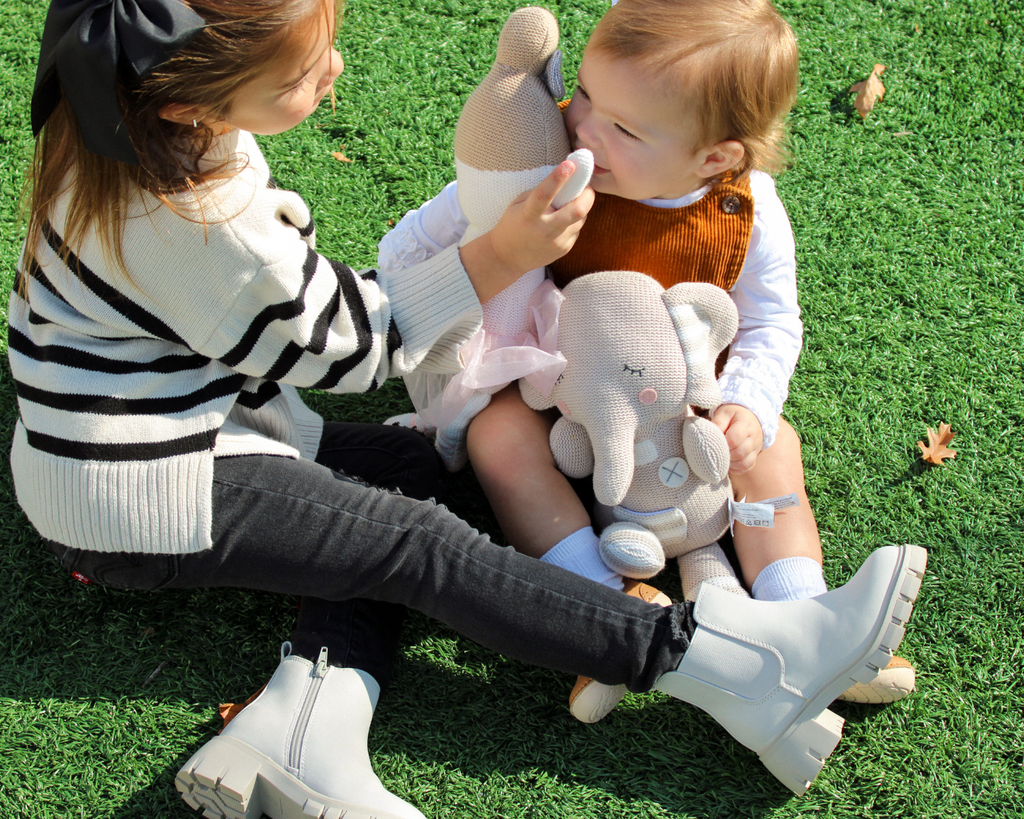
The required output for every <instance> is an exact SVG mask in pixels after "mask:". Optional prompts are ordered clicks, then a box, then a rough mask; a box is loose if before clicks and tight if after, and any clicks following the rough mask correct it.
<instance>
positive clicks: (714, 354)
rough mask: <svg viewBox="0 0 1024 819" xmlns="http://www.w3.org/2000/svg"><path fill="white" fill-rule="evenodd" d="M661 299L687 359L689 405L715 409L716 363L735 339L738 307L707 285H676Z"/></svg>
mask: <svg viewBox="0 0 1024 819" xmlns="http://www.w3.org/2000/svg"><path fill="white" fill-rule="evenodd" d="M661 298H662V300H663V301H664V302H665V308H666V309H667V310H668V314H669V316H670V317H671V319H672V324H673V325H674V326H675V329H676V333H677V335H678V336H679V344H680V346H681V347H682V349H683V357H684V358H685V359H686V372H687V386H686V403H687V404H691V405H693V406H695V407H703V408H704V409H714V408H715V407H717V406H718V405H719V404H721V403H722V391H721V390H720V389H719V388H718V382H717V381H716V380H715V361H716V360H717V359H718V355H719V353H721V352H722V350H724V349H725V348H726V347H728V346H729V344H730V343H731V342H732V340H733V338H734V337H735V336H736V330H737V328H738V326H739V318H738V316H737V314H736V305H734V304H733V302H732V299H731V298H729V294H728V293H726V292H725V291H724V290H723V289H722V288H720V287H717V286H716V285H713V284H707V283H705V282H685V283H683V284H677V285H675V286H673V287H670V288H669V289H668V290H666V291H665V292H664V293H663V294H662V297H661Z"/></svg>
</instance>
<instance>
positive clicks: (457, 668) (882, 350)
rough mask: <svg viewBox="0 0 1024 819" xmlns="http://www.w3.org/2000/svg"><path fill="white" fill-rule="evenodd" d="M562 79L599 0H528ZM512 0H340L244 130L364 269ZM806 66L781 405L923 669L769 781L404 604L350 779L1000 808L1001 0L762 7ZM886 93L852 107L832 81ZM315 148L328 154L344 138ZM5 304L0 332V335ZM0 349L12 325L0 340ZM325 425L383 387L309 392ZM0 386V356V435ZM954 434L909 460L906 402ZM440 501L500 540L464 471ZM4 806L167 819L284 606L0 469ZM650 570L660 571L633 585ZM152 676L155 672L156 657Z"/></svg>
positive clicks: (1008, 515)
mask: <svg viewBox="0 0 1024 819" xmlns="http://www.w3.org/2000/svg"><path fill="white" fill-rule="evenodd" d="M541 5H545V6H547V7H548V8H550V9H551V10H552V11H554V12H555V14H556V15H557V16H558V18H559V21H560V24H561V26H562V34H563V49H564V50H565V52H566V76H567V79H568V80H569V85H570V88H571V86H572V83H571V78H572V76H573V74H574V71H575V68H576V66H577V65H578V60H579V57H580V54H581V52H582V48H583V45H584V44H585V42H586V37H587V34H588V33H589V30H590V29H591V27H592V26H593V24H594V23H595V22H596V20H597V19H598V18H599V16H600V14H601V13H602V11H603V9H604V4H603V3H602V2H597V0H580V2H574V3H570V2H568V0H566V1H565V2H545V3H541ZM516 6H517V4H516V3H514V2H505V0H501V1H500V2H499V1H498V0H481V2H456V1H455V0H416V2H410V1H409V0H394V1H393V2H391V3H386V4H383V5H378V4H371V3H367V2H365V0H351V1H350V3H349V5H348V9H347V12H346V18H345V22H344V25H343V27H342V29H341V32H340V43H341V45H340V47H341V50H342V53H343V54H344V56H345V61H346V70H345V73H344V74H343V76H342V77H341V79H340V80H339V81H338V84H337V88H338V93H339V98H338V104H337V108H336V110H335V111H333V112H332V111H331V109H330V106H328V105H327V104H324V105H323V106H322V107H321V110H320V111H319V112H318V113H317V114H316V115H315V116H314V117H312V118H311V119H310V120H309V121H307V123H305V124H303V125H302V126H300V127H299V128H297V129H295V130H294V131H292V132H289V133H288V134H285V135H283V136H279V137H274V138H267V139H261V143H262V144H263V146H264V149H265V152H266V154H267V157H268V160H269V161H270V164H271V167H272V168H273V170H274V173H275V176H276V178H277V180H278V182H279V184H280V185H281V186H282V187H289V188H292V189H294V190H297V191H299V192H300V193H301V194H302V195H303V196H304V197H306V199H307V201H309V202H310V203H311V205H312V208H313V211H314V214H315V216H316V219H317V223H318V231H317V236H318V242H319V248H320V250H321V251H322V252H324V253H326V254H327V255H329V256H331V257H334V258H340V259H342V260H344V261H346V262H348V263H349V264H351V265H352V266H356V267H358V266H371V265H372V264H374V262H375V258H376V242H377V241H378V239H379V238H380V237H381V236H382V235H383V233H384V232H385V231H386V230H387V228H388V226H389V224H392V223H393V222H395V221H397V220H398V219H399V218H400V217H401V216H402V214H403V213H404V212H405V211H406V210H407V209H409V208H412V207H415V206H417V205H418V204H420V203H421V202H422V201H424V200H425V199H427V198H429V197H430V196H432V195H433V194H434V193H436V192H437V191H438V190H439V189H440V187H441V186H442V185H443V184H444V183H445V182H447V181H449V180H451V179H452V178H453V177H454V168H453V159H452V151H451V138H452V131H453V128H454V124H455V121H456V119H457V116H458V112H459V109H460V106H461V104H462V102H463V100H464V99H465V97H466V95H467V94H468V93H469V91H470V90H471V89H472V87H473V86H474V85H475V83H476V82H478V81H479V79H480V78H481V77H482V76H483V74H484V73H485V72H486V69H487V67H488V65H489V64H490V62H491V60H492V59H493V53H494V45H495V41H496V38H497V33H498V30H499V29H500V26H501V24H502V22H503V21H504V19H505V17H506V16H507V14H508V13H509V12H510V11H511V10H513V9H514V8H516ZM2 8H3V12H4V13H3V15H2V19H0V90H2V93H0V251H2V258H3V260H4V261H3V263H2V264H0V275H2V279H3V285H4V287H5V288H9V286H10V283H11V282H12V281H13V276H14V267H15V261H16V258H17V254H18V248H19V246H20V242H21V236H22V234H21V229H22V228H21V223H20V222H19V221H18V216H17V211H18V207H17V205H18V195H19V191H20V187H21V180H22V178H23V172H24V169H25V166H26V164H27V162H28V159H29V157H30V154H31V134H30V129H29V122H28V100H29V96H30V93H31V88H32V83H33V79H34V72H35V67H34V65H35V57H36V53H37V49H38V42H39V37H40V33H41V30H42V20H43V15H44V13H45V4H44V3H42V2H40V0H3V3H2ZM780 9H781V10H782V12H783V14H784V15H785V16H786V18H787V19H788V20H789V21H790V23H791V24H792V25H793V27H794V29H795V30H796V32H797V35H798V38H799V42H800V48H801V58H802V62H801V75H802V79H801V87H800V93H799V98H798V102H797V105H796V107H795V109H794V111H793V114H792V116H791V119H790V130H791V134H792V154H793V159H792V166H791V168H790V169H789V170H788V171H786V172H785V173H784V174H782V175H781V176H780V177H779V179H778V187H779V190H780V194H781V196H782V199H783V201H784V202H785V203H786V206H787V208H788V210H789V214H790V217H791V220H792V223H793V227H794V231H795V235H796V242H797V261H798V265H799V285H800V297H801V306H802V309H803V317H804V321H805V326H806V336H805V347H804V352H803V355H802V358H801V361H800V364H799V365H798V368H797V372H796V376H795V377H794V379H793V381H792V384H791V390H790V398H789V401H788V403H787V407H786V414H787V417H788V418H789V419H790V421H791V422H792V423H793V425H794V426H795V427H796V428H797V430H798V431H799V433H800V434H801V436H802V439H803V442H804V456H805V457H804V460H805V467H806V472H807V485H808V491H809V494H810V497H811V501H812V503H813V505H814V509H815V513H816V515H817V519H818V522H819V526H820V529H821V533H822V539H823V545H824V549H825V558H826V577H827V578H828V580H829V582H830V583H831V584H839V583H842V582H843V581H844V580H846V579H848V578H849V577H850V575H851V574H852V572H853V571H855V569H856V567H857V566H858V565H859V564H860V563H861V561H863V559H864V558H865V557H866V556H867V555H868V554H869V552H870V551H871V550H872V549H874V548H876V547H878V546H880V545H882V544H884V543H887V542H916V543H920V544H922V545H924V546H926V547H927V548H928V549H929V550H930V557H929V574H928V577H927V579H926V581H925V583H924V586H923V589H922V592H921V597H920V600H919V603H918V606H917V609H916V611H915V614H914V618H913V620H912V623H911V627H910V629H909V631H908V634H907V637H906V639H905V641H904V643H903V646H902V647H901V650H900V653H901V654H903V655H904V656H906V657H908V658H909V659H911V660H912V661H913V662H914V664H915V665H916V667H917V669H918V690H917V692H916V693H915V694H913V695H912V696H911V697H910V698H909V699H907V700H905V701H903V702H901V703H898V704H895V705H891V706H887V707H874V706H858V705H843V704H837V705H836V706H835V710H837V711H838V712H839V713H841V714H842V715H843V716H844V717H845V718H846V720H847V724H846V731H845V738H844V740H843V742H842V743H841V744H840V746H839V748H838V749H837V751H836V752H835V754H834V755H833V756H832V758H831V759H830V761H829V763H828V765H827V766H826V767H825V770H824V771H823V772H822V774H821V775H820V776H819V777H818V779H817V780H816V782H815V784H814V786H813V788H812V789H811V790H810V791H809V792H808V793H807V794H806V795H805V796H804V797H802V798H799V799H798V798H794V797H792V795H791V794H790V793H789V792H788V791H787V790H785V788H784V787H783V786H781V785H780V784H779V783H777V782H776V781H775V780H774V779H773V777H772V776H771V775H770V774H769V773H767V771H765V770H764V769H763V768H762V767H761V766H760V764H759V763H758V762H757V759H756V758H755V756H754V755H753V754H752V753H750V752H748V751H747V750H746V749H744V748H742V747H741V746H739V745H737V744H736V743H735V742H734V741H732V740H731V739H730V738H729V737H728V736H727V735H726V734H725V733H724V732H723V731H721V730H720V729H719V728H718V727H717V725H716V724H715V723H714V721H713V720H711V719H710V718H709V717H707V716H705V715H703V714H701V713H700V712H698V711H696V710H694V709H692V708H688V707H686V706H683V705H680V704H679V703H676V702H673V701H670V700H669V699H667V698H666V697H664V696H662V695H657V694H649V695H643V696H630V697H628V698H627V699H626V701H625V702H624V703H623V704H622V705H621V706H620V707H619V708H618V709H617V711H615V712H614V713H613V714H612V715H611V716H609V717H608V718H607V719H605V720H604V721H603V722H601V723H599V724H597V725H594V726H585V725H582V724H580V723H578V722H576V721H575V720H574V719H573V718H572V717H571V716H570V715H569V713H568V711H567V708H566V697H567V693H568V689H569V687H570V685H571V683H572V680H570V679H568V678H566V677H565V676H564V675H561V674H557V673H554V672H550V671H544V670H538V669H535V668H530V667H527V666H525V665H523V664H521V663H518V662H514V661H509V660H505V659H503V658H501V657H498V656H496V655H494V654H492V653H490V652H488V651H486V650H484V649H482V648H480V647H478V646H476V645H474V644H473V643H471V642H469V641H467V640H464V639H462V638H460V637H459V636H457V635H456V634H454V633H453V632H451V631H450V630H448V629H446V628H444V627H442V626H439V625H438V624H436V623H433V622H430V621H427V620H426V619H424V618H422V617H419V616H417V615H413V616H411V617H410V618H409V622H408V626H407V628H406V633H405V640H404V649H403V651H402V654H401V656H400V659H399V662H398V666H397V669H396V676H395V680H394V684H393V686H392V689H391V690H390V692H389V693H388V695H387V696H386V698H385V699H384V700H383V701H382V703H381V707H380V709H379V714H378V718H377V719H376V720H375V723H374V730H373V732H372V734H371V738H370V743H371V752H372V755H373V759H374V763H375V765H376V769H377V771H378V773H379V774H380V775H381V777H382V779H383V780H384V782H385V784H386V785H387V786H388V787H389V788H390V789H392V790H393V791H394V792H395V793H397V794H399V795H400V796H402V797H403V798H405V799H407V800H409V801H411V802H413V803H414V804H416V805H417V806H418V807H419V808H420V809H421V810H423V812H424V813H426V814H427V815H428V816H431V817H436V818H437V819H441V818H442V817H460V818H461V817H514V818H515V819H520V818H522V817H579V819H583V818H584V817H601V819H604V817H609V816H617V817H631V818H634V817H635V818H636V819H640V817H643V818H644V819H646V818H647V817H693V818H694V819H709V818H710V817H730V818H731V817H758V818H759V819H760V817H794V816H803V815H810V814H815V815H817V816H820V817H830V819H831V817H875V816H878V817H883V816H885V817H888V816H903V817H986V818H988V817H991V819H1004V818H1006V817H1016V816H1024V773H1022V761H1024V757H1022V748H1024V728H1022V723H1024V694H1022V686H1021V681H1020V679H1021V666H1022V662H1024V645H1022V642H1024V641H1022V629H1021V620H1022V613H1024V612H1022V609H1024V593H1022V583H1021V574H1022V569H1024V566H1022V564H1024V527H1022V515H1021V511H1020V510H1021V499H1020V491H1021V488H1022V486H1024V479H1022V478H1024V461H1022V454H1024V446H1022V444H1021V430H1022V429H1024V417H1022V416H1024V400H1022V394H1024V368H1022V362H1021V339H1022V336H1024V309H1022V296H1021V285H1020V279H1021V268H1022V263H1021V259H1022V256H1024V253H1022V250H1024V248H1022V244H1024V241H1022V237H1024V144H1022V135H1024V91H1022V88H1024V69H1022V63H1024V36H1022V20H1024V8H1022V4H1021V3H1020V2H1018V0H1002V1H1001V2H1000V1H999V0H963V1H962V2H957V3H949V2H939V0H918V1H917V2H914V1H913V0H898V1H892V0H879V1H878V2H870V0H783V2H780ZM875 63H881V64H884V65H886V66H887V68H886V70H885V73H884V74H883V75H882V81H883V82H884V84H885V86H886V89H887V92H886V94H885V97H884V98H883V99H882V100H881V101H880V102H879V103H878V104H877V106H876V107H875V110H874V111H873V112H872V113H871V114H870V115H869V116H868V117H867V119H862V118H861V117H860V115H859V114H858V113H857V112H856V111H855V110H854V109H853V106H852V99H853V96H852V95H851V94H850V93H849V91H848V89H849V86H850V85H852V84H853V83H855V82H857V81H858V80H861V79H864V78H865V77H866V76H867V74H868V72H869V71H870V70H871V68H872V66H873V65H874V64H875ZM335 151H341V152H343V153H344V154H345V156H347V157H348V158H349V159H351V160H352V161H351V162H339V161H338V160H336V159H335V158H334V157H333V156H332V152H335ZM6 310H7V305H6V301H4V302H3V304H2V306H0V325H2V328H0V336H3V337H4V339H5V337H6V320H7V313H6ZM0 345H2V346H3V348H4V349H6V341H5V340H0ZM308 399H309V401H310V403H311V404H312V405H313V406H315V408H317V409H318V410H319V411H321V412H323V413H324V414H325V415H327V416H329V417H331V418H339V419H341V418H346V419H352V420H375V421H380V420H383V419H385V418H387V417H388V416H389V415H392V414H394V413H395V412H399V411H403V410H404V409H406V407H407V404H406V401H405V398H404V394H403V390H402V386H401V383H400V382H396V383H391V384H389V385H387V386H385V388H383V389H382V390H381V391H379V392H377V393H375V394H374V395H371V396H367V397H364V396H328V395H318V394H310V395H308ZM16 415H17V407H16V401H15V392H14V386H13V384H12V382H11V376H10V371H9V369H8V367H7V364H6V358H5V357H4V359H3V364H2V365H0V438H2V440H3V441H4V442H5V446H7V442H9V441H10V439H11V434H12V431H13V427H14V422H15V418H16ZM940 421H941V422H946V423H949V424H951V426H952V429H953V431H954V432H955V433H956V438H955V440H954V442H953V444H952V447H953V449H955V450H957V456H956V458H955V459H953V460H950V461H947V462H946V463H945V464H944V465H942V466H929V465H925V464H924V463H922V461H921V459H920V453H919V451H918V448H917V446H916V442H917V441H918V440H924V439H925V436H926V427H928V426H931V427H936V426H937V425H938V423H939V422H940ZM448 505H449V506H450V507H451V508H452V509H453V510H455V511H456V512H458V513H459V514H461V515H463V516H464V517H466V518H467V519H468V520H470V522H471V523H473V524H474V525H475V526H477V527H478V528H481V529H483V530H486V531H489V532H492V533H493V534H494V535H495V537H496V538H498V537H499V533H498V532H497V527H496V525H495V523H494V521H493V519H492V518H491V516H490V513H489V510H488V508H487V504H486V501H485V500H484V498H483V496H482V494H481V493H480V491H479V488H478V487H477V485H476V483H475V481H474V478H473V476H472V474H471V473H470V472H464V473H461V474H459V475H457V476H454V477H453V478H452V480H451V491H450V495H449V498H448ZM0 531H2V535H0V538H2V540H3V542H4V547H3V548H2V549H0V582H2V584H3V585H2V591H0V817H2V819H7V818H8V817H46V818H47V819H70V817H80V816H81V817H90V819H101V817H102V818H106V817H116V818H117V819H129V817H188V816H194V815H195V814H194V813H193V812H192V811H190V810H189V809H188V808H187V807H186V806H185V805H184V804H183V803H182V802H181V801H180V799H179V798H178V795H177V793H176V792H175V790H174V788H173V785H172V780H173V777H174V773H175V771H176V770H177V768H178V767H179V766H180V765H181V764H182V763H183V762H184V761H185V760H186V759H187V758H188V757H189V756H190V755H191V753H192V752H193V751H194V750H195V749H196V748H197V747H198V746H199V745H200V744H201V743H203V742H204V741H205V740H206V739H208V738H209V737H210V736H211V735H212V733H213V732H214V730H215V729H216V728H217V726H218V716H217V705H218V703H220V702H222V701H225V700H236V699H242V698H244V697H245V696H246V695H247V694H249V693H250V692H251V691H253V690H254V689H255V688H257V687H258V686H259V685H260V684H262V683H263V682H264V681H265V679H266V678H267V676H268V675H269V674H270V673H271V672H272V670H273V668H274V666H275V664H276V661H277V651H278V646H279V643H280V641H281V640H282V639H283V637H284V636H285V635H287V633H288V631H289V629H290V627H291V623H292V621H293V618H294V613H295V601H294V600H293V599H286V598H281V597H276V596H272V595H267V594H256V593H250V592H244V591H194V592H166V593H160V594H143V593H128V592H117V591H110V590H105V589H102V588H98V587H96V586H83V585H81V584H79V583H77V582H76V581H75V580H73V579H72V578H71V577H70V576H69V575H68V574H67V573H65V572H63V571H61V570H60V569H59V568H58V567H57V565H56V564H55V562H54V561H53V559H52V558H51V557H49V556H48V553H47V552H46V550H45V549H44V548H43V547H42V545H41V543H40V540H39V538H38V536H37V535H36V534H35V533H34V532H33V530H32V528H31V526H30V525H29V524H28V522H27V521H26V520H25V518H24V516H23V515H22V513H21V512H20V510H19V508H18V506H17V502H16V500H15V497H14V491H13V487H12V484H11V478H10V473H9V470H7V469H6V468H4V469H0ZM656 582H657V583H658V584H659V585H661V586H662V587H664V588H665V589H666V590H667V591H669V592H670V593H672V594H674V595H676V596H678V593H679V592H678V580H677V579H676V578H674V577H673V575H672V573H671V572H666V574H665V575H663V576H662V577H661V578H659V579H658V580H657V581H656ZM157 670H159V673H157V674H156V675H155V676H153V673H154V671H157Z"/></svg>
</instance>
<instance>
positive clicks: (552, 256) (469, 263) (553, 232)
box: [459, 160, 594, 304]
mask: <svg viewBox="0 0 1024 819" xmlns="http://www.w3.org/2000/svg"><path fill="white" fill-rule="evenodd" d="M574 168H575V166H574V165H573V163H572V162H570V161H568V160H567V161H565V162H563V163H562V164H561V165H559V166H558V167H557V168H555V169H554V170H553V171H552V172H551V173H550V174H548V176H547V177H545V178H544V180H543V181H542V182H541V183H540V184H539V185H538V186H537V187H536V188H534V189H533V190H532V191H530V192H529V193H524V194H523V195H522V196H520V197H519V198H517V199H516V200H515V201H514V202H512V204H510V205H509V206H508V208H506V210H505V213H504V215H503V216H502V217H501V219H500V220H499V222H498V224H497V225H495V227H494V229H493V230H491V231H490V232H488V233H485V234H484V235H483V236H480V237H479V238H477V239H474V240H473V241H472V242H469V243H468V244H467V245H466V246H465V247H463V248H462V249H461V250H460V251H459V253H460V255H461V257H462V264H463V267H465V268H466V273H468V274H469V279H470V281H471V282H472V283H473V287H474V289H475V290H476V294H477V298H479V299H480V303H481V304H482V303H484V302H486V301H487V300H488V299H490V298H491V297H492V296H496V295H497V294H498V293H500V292H501V291H502V290H504V289H505V288H506V287H508V286H509V285H511V284H513V283H514V282H515V281H516V280H517V279H518V278H519V277H520V276H522V275H523V274H524V273H527V272H528V271H530V270H534V269H535V268H538V267H544V266H545V265H547V264H550V263H551V262H553V261H555V260H556V259H560V258H561V257H562V256H564V255H565V254H566V253H568V252H569V250H570V248H572V246H573V244H575V242H576V237H577V236H578V235H579V232H580V229H581V228H582V227H583V223H584V222H585V221H586V218H587V214H588V213H589V212H590V208H591V207H592V206H593V204H594V191H593V190H592V189H591V188H584V190H583V193H581V194H580V195H579V196H577V197H576V198H575V199H574V200H573V201H572V202H570V203H569V204H567V205H565V206H563V207H561V208H559V209H558V210H554V209H553V208H552V206H551V203H552V201H553V200H554V198H555V196H556V195H557V194H558V192H559V191H560V190H561V189H562V186H563V185H564V184H565V182H566V180H568V179H569V177H570V176H571V175H572V172H573V170H574Z"/></svg>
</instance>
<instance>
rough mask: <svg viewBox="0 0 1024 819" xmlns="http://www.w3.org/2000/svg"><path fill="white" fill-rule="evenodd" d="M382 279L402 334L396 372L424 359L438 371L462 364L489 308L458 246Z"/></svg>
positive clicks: (396, 323)
mask: <svg viewBox="0 0 1024 819" xmlns="http://www.w3.org/2000/svg"><path fill="white" fill-rule="evenodd" d="M382 279H383V281H382V282H381V284H382V285H383V286H384V287H385V288H386V291H387V294H388V300H389V302H390V305H391V315H392V318H393V319H394V321H395V325H396V326H397V327H398V332H399V333H400V334H401V336H402V350H401V358H399V355H396V356H395V362H394V363H395V370H396V371H394V372H393V373H392V374H394V375H404V374H406V373H409V372H412V371H413V370H414V369H416V367H418V366H420V365H421V364H422V365H423V366H424V368H425V369H429V370H431V371H434V372H458V371H459V370H461V369H462V363H461V362H460V361H459V348H460V347H462V345H464V344H465V343H466V342H467V341H469V339H470V338H472V337H473V335H474V334H475V333H476V331H477V330H479V329H480V326H481V324H482V322H483V310H482V308H481V307H480V301H479V299H477V297H476V291H475V290H474V289H473V284H472V283H471V282H470V280H469V276H467V275H466V271H465V268H463V266H462V259H461V257H460V256H459V249H458V247H456V246H454V245H453V246H451V247H448V248H445V249H444V250H442V251H441V252H440V253H438V254H437V255H436V256H434V257H433V258H431V259H427V260H425V261H424V262H422V263H420V264H417V265H415V266H414V267H410V268H407V269H406V270H403V271H401V272H400V273H396V274H395V275H392V276H387V277H383V276H382Z"/></svg>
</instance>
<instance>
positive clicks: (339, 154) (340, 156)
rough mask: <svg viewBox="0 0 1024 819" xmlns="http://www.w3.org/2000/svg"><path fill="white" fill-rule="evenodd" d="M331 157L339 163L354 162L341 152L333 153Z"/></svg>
mask: <svg viewBox="0 0 1024 819" xmlns="http://www.w3.org/2000/svg"><path fill="white" fill-rule="evenodd" d="M331 156H333V157H334V158H335V159H337V160H338V161H339V162H351V161H352V160H351V159H349V158H348V157H347V156H345V154H343V153H342V152H341V151H331Z"/></svg>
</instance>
